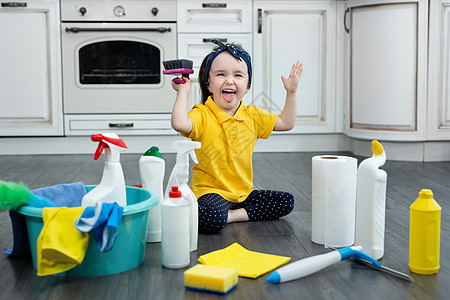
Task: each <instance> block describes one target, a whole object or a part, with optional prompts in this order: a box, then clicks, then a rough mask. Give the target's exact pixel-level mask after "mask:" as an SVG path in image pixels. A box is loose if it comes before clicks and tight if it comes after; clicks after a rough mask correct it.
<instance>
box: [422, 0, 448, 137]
mask: <svg viewBox="0 0 450 300" xmlns="http://www.w3.org/2000/svg"><path fill="white" fill-rule="evenodd" d="M430 20H433V22H430V30H429V32H430V39H429V41H430V43H429V51H430V55H429V61H428V63H429V68H428V71H429V73H428V74H429V77H428V101H429V104H428V109H429V110H428V122H427V125H428V127H427V128H428V130H427V139H428V140H449V139H450V93H449V92H450V90H449V87H450V76H449V75H450V73H449V72H450V59H449V58H450V1H449V0H430Z"/></svg>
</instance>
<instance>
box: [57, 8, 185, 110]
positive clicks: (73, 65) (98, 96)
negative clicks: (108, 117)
mask: <svg viewBox="0 0 450 300" xmlns="http://www.w3.org/2000/svg"><path fill="white" fill-rule="evenodd" d="M61 20H62V40H61V41H62V60H63V64H62V65H63V97H64V98H63V101H64V114H65V115H67V116H70V115H86V114H97V115H98V114H147V113H169V112H170V111H171V109H172V106H173V102H174V98H175V97H174V93H173V91H172V88H171V83H170V81H171V79H172V78H166V77H165V76H163V74H162V71H163V69H162V68H163V67H162V61H163V60H167V59H174V58H176V48H177V46H176V43H177V42H176V33H177V30H176V0H159V1H147V0H119V1H116V0H87V1H85V0H61Z"/></svg>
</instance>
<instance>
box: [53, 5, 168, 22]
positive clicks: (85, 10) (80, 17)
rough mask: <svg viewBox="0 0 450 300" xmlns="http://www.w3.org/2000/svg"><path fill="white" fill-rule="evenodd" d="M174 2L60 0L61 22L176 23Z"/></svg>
mask: <svg viewBox="0 0 450 300" xmlns="http://www.w3.org/2000/svg"><path fill="white" fill-rule="evenodd" d="M176 11H177V1H176V0H159V1H147V0H126V1H125V0H112V1H110V0H88V1H84V0H61V20H62V21H63V22H70V21H89V22H107V21H114V22H137V21H140V22H176V19H177V13H176Z"/></svg>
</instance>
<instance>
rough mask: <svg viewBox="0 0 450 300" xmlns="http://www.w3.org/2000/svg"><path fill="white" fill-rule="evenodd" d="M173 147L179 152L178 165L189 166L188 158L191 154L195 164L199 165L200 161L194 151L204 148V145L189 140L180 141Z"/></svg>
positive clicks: (173, 144) (174, 143)
mask: <svg viewBox="0 0 450 300" xmlns="http://www.w3.org/2000/svg"><path fill="white" fill-rule="evenodd" d="M172 147H173V148H174V149H175V150H176V151H177V163H185V164H189V159H188V156H187V155H188V154H189V155H190V156H191V158H192V160H193V161H194V163H196V164H198V159H197V156H196V155H195V151H194V150H195V149H200V148H201V147H202V143H200V142H195V141H188V140H178V141H175V142H173V143H172ZM179 160H180V161H179ZM181 160H183V161H181Z"/></svg>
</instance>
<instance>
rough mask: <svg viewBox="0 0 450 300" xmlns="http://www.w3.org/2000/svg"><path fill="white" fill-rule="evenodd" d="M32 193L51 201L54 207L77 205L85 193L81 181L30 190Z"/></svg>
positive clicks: (79, 204)
mask: <svg viewBox="0 0 450 300" xmlns="http://www.w3.org/2000/svg"><path fill="white" fill-rule="evenodd" d="M31 192H32V193H33V195H35V196H40V197H42V198H45V199H47V200H50V201H52V202H53V203H54V204H55V206H56V207H63V206H66V207H78V206H81V200H82V199H83V197H84V195H86V194H87V191H86V187H85V186H84V184H83V183H82V182H75V183H68V184H67V183H65V184H57V185H52V186H47V187H43V188H40V189H36V190H33V191H31Z"/></svg>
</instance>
